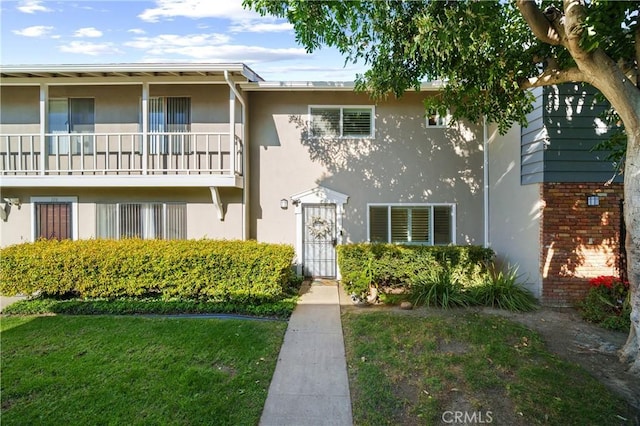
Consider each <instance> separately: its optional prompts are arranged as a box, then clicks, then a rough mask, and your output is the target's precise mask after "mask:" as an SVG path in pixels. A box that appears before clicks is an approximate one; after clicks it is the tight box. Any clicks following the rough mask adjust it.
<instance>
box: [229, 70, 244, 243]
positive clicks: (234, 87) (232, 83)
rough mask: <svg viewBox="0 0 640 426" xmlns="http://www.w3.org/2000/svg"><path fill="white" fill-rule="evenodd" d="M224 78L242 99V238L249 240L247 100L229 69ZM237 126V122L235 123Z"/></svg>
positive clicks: (238, 97) (240, 99) (239, 98)
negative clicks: (230, 75)
mask: <svg viewBox="0 0 640 426" xmlns="http://www.w3.org/2000/svg"><path fill="white" fill-rule="evenodd" d="M224 79H225V81H226V82H227V84H228V85H229V88H230V89H231V90H232V91H233V94H234V95H235V96H236V98H237V99H238V100H239V101H240V105H241V107H242V123H241V126H240V129H241V133H242V147H243V149H242V176H243V185H242V239H243V240H247V239H248V236H247V230H248V228H249V226H248V223H249V214H248V213H249V212H248V210H249V143H248V142H249V141H248V138H247V132H246V121H247V120H246V118H247V104H246V102H245V99H244V97H242V95H241V94H240V92H239V91H238V89H237V88H236V85H235V83H234V82H233V81H231V78H230V77H229V71H227V70H224ZM233 125H234V126H235V123H233Z"/></svg>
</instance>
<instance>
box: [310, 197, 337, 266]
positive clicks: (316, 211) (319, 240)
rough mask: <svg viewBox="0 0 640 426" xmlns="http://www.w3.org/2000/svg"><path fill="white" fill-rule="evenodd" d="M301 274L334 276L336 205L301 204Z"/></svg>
mask: <svg viewBox="0 0 640 426" xmlns="http://www.w3.org/2000/svg"><path fill="white" fill-rule="evenodd" d="M302 211H303V223H302V227H303V236H302V244H303V254H302V256H303V258H302V266H303V274H304V276H306V277H319V278H335V276H336V247H335V246H336V244H337V241H338V239H337V233H336V205H335V204H303V205H302Z"/></svg>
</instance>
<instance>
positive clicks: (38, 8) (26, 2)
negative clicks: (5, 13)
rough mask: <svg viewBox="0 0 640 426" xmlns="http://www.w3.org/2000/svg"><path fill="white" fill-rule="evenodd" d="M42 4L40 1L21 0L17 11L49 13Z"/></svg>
mask: <svg viewBox="0 0 640 426" xmlns="http://www.w3.org/2000/svg"><path fill="white" fill-rule="evenodd" d="M42 3H43V2H42V1H41V0H23V1H20V2H19V3H18V6H17V9H18V10H19V11H20V12H24V13H36V12H51V9H49V8H48V7H45V6H43V5H42Z"/></svg>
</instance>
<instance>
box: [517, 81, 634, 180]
mask: <svg viewBox="0 0 640 426" xmlns="http://www.w3.org/2000/svg"><path fill="white" fill-rule="evenodd" d="M594 92H595V91H594V89H593V88H591V87H590V86H587V85H581V84H565V85H561V86H552V87H545V88H543V89H536V91H535V92H534V94H535V95H536V104H535V105H534V107H535V108H534V111H533V113H531V114H530V115H529V126H527V127H526V128H523V129H522V143H521V145H522V152H521V161H522V166H521V171H522V174H521V182H522V183H523V184H529V183H540V182H605V181H607V180H609V179H611V178H612V177H614V175H615V173H616V169H615V167H614V165H613V164H612V163H611V161H608V160H606V157H607V155H608V153H607V152H604V151H592V148H593V147H594V146H595V145H596V144H598V143H599V142H600V141H602V140H606V139H608V138H609V137H610V134H611V132H610V130H609V129H607V128H605V127H604V126H603V124H602V122H601V121H600V119H599V117H600V114H601V113H602V112H603V111H604V109H605V107H606V105H603V104H602V103H599V102H598V101H597V99H596V97H595V96H594ZM615 181H616V182H621V181H622V177H621V176H616V177H615Z"/></svg>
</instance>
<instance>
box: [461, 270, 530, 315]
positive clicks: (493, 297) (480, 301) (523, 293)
mask: <svg viewBox="0 0 640 426" xmlns="http://www.w3.org/2000/svg"><path fill="white" fill-rule="evenodd" d="M519 280H520V276H518V268H516V267H511V266H509V267H508V268H507V270H506V272H505V271H502V270H499V269H497V268H496V267H495V265H492V266H491V267H490V268H488V269H487V271H486V274H485V275H484V277H483V279H482V280H481V281H480V282H479V283H478V284H477V285H473V286H470V287H469V288H468V293H469V299H470V301H471V302H472V303H473V304H477V305H482V306H491V307H493V308H500V309H506V310H509V311H515V312H526V311H532V310H534V309H536V307H537V305H538V302H537V300H536V298H535V296H534V295H533V294H531V292H530V291H529V290H527V289H526V288H524V287H523V286H522V285H521V283H519Z"/></svg>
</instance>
